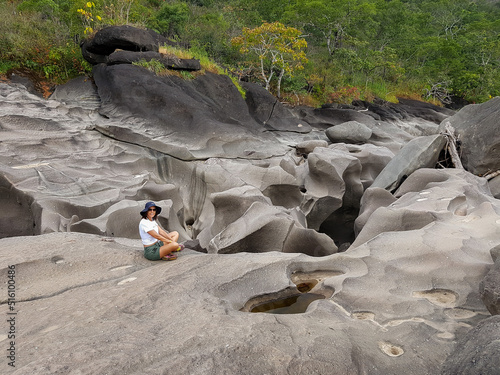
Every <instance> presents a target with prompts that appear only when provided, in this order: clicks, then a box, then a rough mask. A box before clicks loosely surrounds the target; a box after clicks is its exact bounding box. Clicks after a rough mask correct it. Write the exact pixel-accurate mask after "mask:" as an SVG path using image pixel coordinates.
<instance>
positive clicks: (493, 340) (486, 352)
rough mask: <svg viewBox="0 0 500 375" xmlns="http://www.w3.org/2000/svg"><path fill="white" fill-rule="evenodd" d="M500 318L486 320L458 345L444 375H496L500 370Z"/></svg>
mask: <svg viewBox="0 0 500 375" xmlns="http://www.w3.org/2000/svg"><path fill="white" fill-rule="evenodd" d="M499 335H500V316H495V317H491V318H488V319H485V320H484V321H482V322H481V323H479V324H478V325H477V326H476V327H475V328H474V329H472V330H471V331H470V332H469V334H468V335H467V336H465V337H464V338H463V339H462V340H460V342H459V343H458V344H457V350H456V351H455V352H454V353H453V354H452V355H450V356H449V357H448V359H447V360H446V362H445V364H444V367H443V371H442V372H441V374H442V375H453V374H464V375H474V374H482V375H494V374H498V369H499V368H500V358H499V357H498V351H499V350H500V340H499V339H498V337H499Z"/></svg>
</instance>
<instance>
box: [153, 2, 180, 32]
mask: <svg viewBox="0 0 500 375" xmlns="http://www.w3.org/2000/svg"><path fill="white" fill-rule="evenodd" d="M188 17H189V7H188V6H187V4H186V3H183V2H176V3H172V4H170V3H164V4H163V5H162V6H161V8H160V10H159V11H158V13H156V14H155V15H154V17H153V18H152V19H151V20H149V21H148V27H150V28H152V29H154V30H156V31H158V32H159V33H160V34H163V35H165V36H175V35H179V33H180V30H181V28H182V27H183V26H184V25H185V24H186V22H187V20H188Z"/></svg>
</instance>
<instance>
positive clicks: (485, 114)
mask: <svg viewBox="0 0 500 375" xmlns="http://www.w3.org/2000/svg"><path fill="white" fill-rule="evenodd" d="M499 116H500V97H496V98H493V99H491V100H489V101H487V102H486V103H483V104H472V105H468V106H466V107H464V108H462V109H461V110H460V111H459V112H458V113H457V114H455V115H454V116H452V117H450V118H448V119H446V120H444V121H443V122H442V123H441V125H440V131H444V130H445V126H446V124H447V123H450V125H451V126H452V127H453V128H454V129H455V131H456V133H457V137H458V139H459V141H460V155H461V156H460V158H461V160H462V164H463V166H464V168H465V169H467V170H468V171H469V172H471V173H474V174H476V175H483V174H486V173H489V172H495V171H498V170H500V132H498V118H499Z"/></svg>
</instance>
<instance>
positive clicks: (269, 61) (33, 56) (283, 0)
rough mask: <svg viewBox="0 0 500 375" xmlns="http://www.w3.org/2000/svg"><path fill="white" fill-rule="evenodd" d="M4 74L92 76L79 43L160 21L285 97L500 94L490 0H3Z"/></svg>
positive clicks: (437, 98)
mask: <svg viewBox="0 0 500 375" xmlns="http://www.w3.org/2000/svg"><path fill="white" fill-rule="evenodd" d="M0 3H1V5H2V6H1V10H0V12H1V13H2V14H1V20H2V21H1V22H0V35H1V37H0V74H2V75H8V74H9V72H12V71H24V72H26V71H29V72H32V73H33V74H37V75H38V76H40V77H41V78H42V79H43V80H45V81H46V85H47V86H46V89H47V90H48V87H49V86H50V85H54V84H59V83H62V82H65V81H67V80H68V79H71V78H73V77H76V76H78V75H82V74H91V68H90V66H89V65H88V64H87V63H86V62H85V61H84V60H83V59H82V57H81V52H80V47H79V44H80V42H81V41H82V40H83V39H84V38H88V37H91V36H92V34H93V33H95V32H96V31H97V30H99V29H100V28H103V27H106V26H107V25H124V24H129V25H133V26H136V27H142V28H149V29H153V30H155V31H157V32H159V33H161V34H162V35H164V36H166V37H167V38H169V39H170V40H172V41H173V42H175V43H177V44H178V45H179V46H180V47H182V48H183V49H184V50H188V52H189V53H190V54H192V56H194V57H197V58H205V59H210V60H212V61H214V62H216V63H217V64H218V65H219V66H221V67H223V68H224V69H225V70H226V71H228V72H230V74H232V75H233V76H234V77H237V78H238V79H241V80H247V81H254V82H260V83H261V84H262V85H263V86H265V87H267V88H268V89H269V90H270V91H271V92H272V93H273V94H275V95H277V96H279V97H280V98H281V100H282V101H287V102H290V103H291V104H307V105H313V106H317V105H321V104H324V103H350V102H351V101H352V100H355V99H362V100H368V101H371V100H374V99H375V98H381V99H384V100H388V101H397V98H398V97H404V98H413V99H422V100H429V101H434V102H435V103H442V104H451V103H452V101H455V102H460V101H462V102H464V103H465V102H476V103H479V102H484V101H486V100H488V99H490V98H491V97H494V96H498V95H500V38H499V35H500V3H499V1H491V0H489V1H488V0H438V1H435V0H418V1H417V0H370V1H369V0H333V1H332V0H267V1H260V0H225V1H223V0H188V1H179V0H172V1H169V0H163V1H162V0H96V1H93V2H87V1H80V0H76V1H75V0H25V1H22V0H9V1H8V0H0Z"/></svg>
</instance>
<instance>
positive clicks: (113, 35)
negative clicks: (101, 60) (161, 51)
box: [85, 25, 162, 55]
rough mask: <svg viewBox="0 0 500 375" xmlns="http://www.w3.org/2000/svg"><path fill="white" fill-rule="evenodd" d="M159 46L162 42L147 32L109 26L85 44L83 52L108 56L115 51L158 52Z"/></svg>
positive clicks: (127, 27)
mask: <svg viewBox="0 0 500 375" xmlns="http://www.w3.org/2000/svg"><path fill="white" fill-rule="evenodd" d="M160 44H162V42H161V41H160V40H159V39H158V38H157V37H154V36H153V34H152V33H151V32H149V31H148V30H143V29H138V28H136V27H132V26H128V25H125V26H109V27H106V28H104V29H102V30H99V31H98V32H97V33H96V34H95V36H94V37H93V38H92V39H90V40H89V41H88V43H85V50H86V51H88V52H90V53H93V54H97V55H110V54H111V53H113V52H114V51H115V50H117V49H123V50H125V51H135V52H139V51H155V52H158V48H159V46H160Z"/></svg>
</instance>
